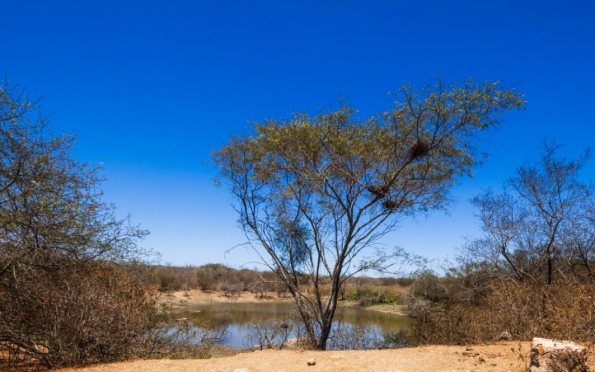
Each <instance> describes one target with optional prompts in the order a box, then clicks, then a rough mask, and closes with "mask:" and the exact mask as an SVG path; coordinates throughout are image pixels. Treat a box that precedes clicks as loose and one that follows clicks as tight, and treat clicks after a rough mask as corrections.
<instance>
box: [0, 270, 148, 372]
mask: <svg viewBox="0 0 595 372" xmlns="http://www.w3.org/2000/svg"><path fill="white" fill-rule="evenodd" d="M0 297H1V298H2V299H3V301H0V313H1V314H2V316H1V317H0V337H1V340H2V341H4V343H3V344H1V345H0V351H4V352H5V353H4V354H5V355H8V358H7V359H6V360H4V362H5V363H8V360H18V359H26V358H23V357H24V356H27V357H29V358H33V359H35V360H37V361H39V362H40V363H42V364H43V365H45V366H46V367H48V368H50V367H55V366H68V365H77V364H88V363H94V362H110V361H116V360H122V359H126V358H129V357H131V356H135V355H138V354H141V353H142V349H143V344H144V343H145V341H146V340H145V338H146V334H147V331H148V330H149V329H150V328H151V327H153V325H154V323H153V322H154V320H155V319H156V318H155V316H156V311H157V309H156V306H155V305H156V298H155V296H152V295H151V294H149V293H147V291H146V289H145V288H144V287H143V286H142V284H141V283H139V282H138V281H137V280H135V279H134V278H133V276H131V275H130V274H129V272H128V269H126V268H123V267H122V266H119V265H116V264H110V263H103V262H86V263H76V264H75V263H71V264H64V266H63V267H61V268H60V269H57V270H34V269H30V270H26V271H24V272H21V273H19V275H16V276H13V277H10V276H3V277H2V278H1V283H0ZM0 363H2V361H0ZM1 366H2V364H0V367H1ZM0 369H2V368H0Z"/></svg>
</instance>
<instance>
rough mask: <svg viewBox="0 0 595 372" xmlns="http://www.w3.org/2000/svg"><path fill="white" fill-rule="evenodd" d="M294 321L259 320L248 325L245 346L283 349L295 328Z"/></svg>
mask: <svg viewBox="0 0 595 372" xmlns="http://www.w3.org/2000/svg"><path fill="white" fill-rule="evenodd" d="M293 327H294V323H293V321H291V320H289V319H287V320H282V321H279V320H258V321H254V322H252V323H250V325H249V326H248V337H247V338H246V340H245V346H246V347H248V348H255V347H258V348H259V349H260V350H262V349H273V348H277V349H283V348H284V347H285V346H286V344H287V341H288V339H289V336H290V334H291V332H292V330H293Z"/></svg>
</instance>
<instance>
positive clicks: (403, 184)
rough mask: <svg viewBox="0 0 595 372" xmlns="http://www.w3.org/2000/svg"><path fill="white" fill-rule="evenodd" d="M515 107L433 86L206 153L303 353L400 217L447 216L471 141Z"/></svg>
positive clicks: (513, 99)
mask: <svg viewBox="0 0 595 372" xmlns="http://www.w3.org/2000/svg"><path fill="white" fill-rule="evenodd" d="M522 105H523V100H522V98H521V96H520V95H519V94H518V93H516V92H514V91H513V90H506V89H502V88H501V87H500V84H499V83H493V82H483V83H476V82H474V81H465V82H463V83H461V84H455V85H446V84H445V83H444V82H443V81H441V80H438V81H437V82H436V84H435V85H432V86H427V87H426V88H424V89H422V90H421V91H415V90H413V89H412V88H411V87H409V86H404V87H402V89H401V90H400V92H399V93H398V94H397V95H396V101H395V102H394V104H393V105H392V107H390V108H389V109H388V110H387V111H385V112H382V113H379V114H378V115H376V116H373V117H370V118H367V119H358V118H357V114H356V110H354V109H353V108H351V107H349V106H341V107H339V108H338V109H337V110H336V111H331V112H327V113H323V114H319V115H316V116H314V117H310V116H308V115H306V114H296V115H294V116H293V117H292V118H291V119H289V120H287V121H276V120H265V121H264V122H263V123H258V124H256V125H255V128H254V130H255V132H254V134H252V135H248V136H244V137H233V138H232V139H231V140H230V141H229V143H228V144H227V145H225V146H224V147H222V148H221V149H219V150H217V151H215V152H214V153H213V159H214V162H215V163H216V164H217V165H218V166H219V168H220V170H221V181H222V182H224V183H225V184H226V185H227V186H228V187H229V189H230V190H231V193H232V194H233V196H234V197H235V199H236V201H237V204H236V205H235V208H236V210H237V212H238V214H239V216H240V219H239V223H240V226H241V228H242V229H243V231H244V232H245V234H246V237H247V239H248V243H249V244H250V245H251V247H253V248H254V250H255V251H256V252H257V253H258V254H259V255H260V257H261V259H262V261H263V263H264V264H266V265H267V266H268V267H269V268H270V269H271V270H273V271H274V272H276V273H277V274H278V277H279V280H280V281H281V282H282V283H283V284H284V285H286V286H287V288H288V289H289V291H290V293H291V294H292V295H293V297H294V299H295V302H296V304H297V308H298V311H299V314H300V316H301V319H302V320H303V323H304V326H305V329H306V333H307V336H308V338H309V340H310V342H311V343H312V346H313V347H315V348H317V349H322V350H324V349H325V348H326V343H327V340H328V337H329V335H330V333H331V329H332V322H333V319H334V316H335V312H336V309H337V300H338V294H339V290H340V287H341V285H342V284H343V283H344V282H345V280H346V279H347V278H349V277H350V276H352V275H355V274H357V273H361V272H362V271H364V270H370V269H376V270H383V269H386V268H388V267H390V266H391V265H392V264H393V263H394V259H395V258H398V256H399V254H398V252H391V251H387V250H385V249H383V246H382V245H380V244H378V240H379V239H380V238H381V237H382V236H384V235H385V234H387V233H388V232H390V231H392V230H394V229H395V228H396V226H397V223H398V222H399V221H400V220H401V219H402V218H405V217H409V216H413V215H414V214H416V213H420V212H421V213H425V212H428V211H431V210H435V209H443V208H446V207H447V206H448V204H449V202H450V199H449V197H448V193H449V190H450V188H451V187H452V186H453V185H454V184H455V183H456V182H457V181H458V180H459V179H460V178H461V177H464V176H469V175H471V173H472V171H473V169H474V167H475V165H476V164H477V163H478V159H477V145H478V136H477V134H478V132H480V131H482V130H485V129H488V128H491V127H493V126H495V125H496V124H497V123H498V122H499V120H500V118H501V115H502V114H503V113H504V112H506V111H508V110H509V109H511V108H515V107H521V106H522ZM304 274H306V275H307V276H308V277H309V279H310V280H309V282H308V283H305V282H304V281H303V275H304Z"/></svg>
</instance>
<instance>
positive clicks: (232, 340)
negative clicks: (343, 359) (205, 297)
mask: <svg viewBox="0 0 595 372" xmlns="http://www.w3.org/2000/svg"><path fill="white" fill-rule="evenodd" d="M187 310H188V312H186V314H187V315H189V317H190V318H192V319H194V321H196V322H199V323H200V322H201V321H202V322H205V321H209V320H213V319H217V318H219V319H221V318H224V319H225V320H227V321H228V326H227V328H226V330H225V332H219V333H214V334H217V338H216V339H215V340H214V341H215V342H217V343H221V344H224V345H227V346H231V347H240V348H243V347H250V348H251V347H254V346H255V345H263V342H264V343H266V342H271V343H273V344H277V343H279V342H282V341H283V340H285V339H290V338H293V337H296V336H297V335H298V332H299V331H298V328H299V327H298V326H297V323H295V322H292V321H291V319H292V317H293V319H295V307H294V304H293V303H287V302H283V303H279V302H276V303H275V302H262V303H233V304H212V305H208V306H195V307H190V308H188V309H187ZM335 318H336V320H337V321H336V322H335V325H334V331H333V332H334V333H333V335H332V337H331V338H333V337H334V340H331V345H335V347H337V348H341V345H344V343H345V340H342V341H341V338H351V339H353V338H361V340H359V341H360V343H361V345H359V347H358V348H366V347H374V345H372V344H374V343H375V342H380V341H382V339H383V335H384V334H385V333H390V334H394V333H398V332H400V331H404V330H405V329H406V328H407V326H408V324H409V318H407V317H404V316H400V315H395V314H387V313H382V312H378V311H370V310H362V309H357V308H347V307H341V308H339V310H338V311H337V315H336V317H335Z"/></svg>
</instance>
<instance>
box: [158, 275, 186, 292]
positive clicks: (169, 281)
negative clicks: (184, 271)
mask: <svg viewBox="0 0 595 372" xmlns="http://www.w3.org/2000/svg"><path fill="white" fill-rule="evenodd" d="M157 279H158V280H159V283H160V286H159V290H160V291H162V292H171V291H178V290H180V288H182V284H181V283H180V279H178V277H177V276H176V275H174V274H172V273H170V272H167V271H165V270H159V271H157Z"/></svg>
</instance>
